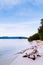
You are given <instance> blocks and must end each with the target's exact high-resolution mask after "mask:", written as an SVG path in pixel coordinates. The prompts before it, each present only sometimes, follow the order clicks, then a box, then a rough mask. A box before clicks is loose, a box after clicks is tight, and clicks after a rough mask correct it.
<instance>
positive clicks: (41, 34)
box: [39, 32, 43, 40]
mask: <svg viewBox="0 0 43 65" xmlns="http://www.w3.org/2000/svg"><path fill="white" fill-rule="evenodd" d="M39 36H40V40H43V32H41V33H39Z"/></svg>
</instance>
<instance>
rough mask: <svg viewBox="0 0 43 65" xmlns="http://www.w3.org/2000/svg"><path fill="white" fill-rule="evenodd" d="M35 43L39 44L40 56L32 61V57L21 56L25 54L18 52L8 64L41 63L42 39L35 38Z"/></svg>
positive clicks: (42, 57) (42, 64)
mask: <svg viewBox="0 0 43 65" xmlns="http://www.w3.org/2000/svg"><path fill="white" fill-rule="evenodd" d="M36 42H37V44H38V45H39V46H38V48H39V51H40V54H41V57H40V58H36V60H35V61H33V60H32V59H29V58H23V57H22V56H23V55H24V54H25V53H24V54H19V56H18V57H17V58H16V59H15V60H13V61H12V63H11V64H10V65H14V64H15V65H33V64H34V65H38V64H39V65H43V41H41V40H36Z"/></svg>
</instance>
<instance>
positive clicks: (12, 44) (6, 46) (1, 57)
mask: <svg viewBox="0 0 43 65" xmlns="http://www.w3.org/2000/svg"><path fill="white" fill-rule="evenodd" d="M28 43H29V42H28V41H27V40H26V39H12V40H11V39H3V40H0V65H9V64H10V63H11V61H12V60H13V59H15V58H17V55H15V53H16V52H18V51H20V50H23V49H26V48H27V47H28V45H29V44H28Z"/></svg>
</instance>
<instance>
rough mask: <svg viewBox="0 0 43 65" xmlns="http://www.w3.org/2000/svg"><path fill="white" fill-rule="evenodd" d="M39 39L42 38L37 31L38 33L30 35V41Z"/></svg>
mask: <svg viewBox="0 0 43 65" xmlns="http://www.w3.org/2000/svg"><path fill="white" fill-rule="evenodd" d="M39 39H40V37H39V34H38V33H36V34H34V35H32V36H30V37H29V38H28V41H33V40H39Z"/></svg>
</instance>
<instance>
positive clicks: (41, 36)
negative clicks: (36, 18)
mask: <svg viewBox="0 0 43 65" xmlns="http://www.w3.org/2000/svg"><path fill="white" fill-rule="evenodd" d="M39 39H40V40H43V19H41V26H39V28H38V33H35V34H34V35H32V36H30V37H29V38H28V40H29V41H33V40H39Z"/></svg>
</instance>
